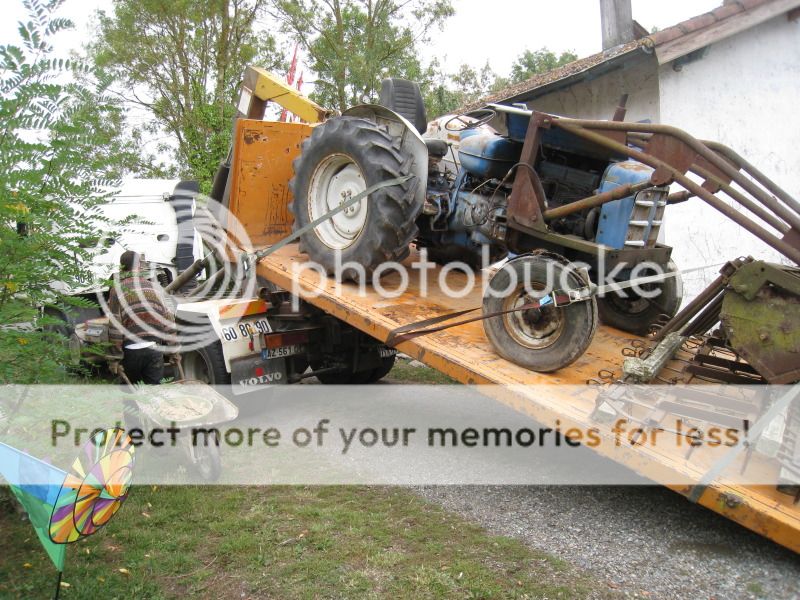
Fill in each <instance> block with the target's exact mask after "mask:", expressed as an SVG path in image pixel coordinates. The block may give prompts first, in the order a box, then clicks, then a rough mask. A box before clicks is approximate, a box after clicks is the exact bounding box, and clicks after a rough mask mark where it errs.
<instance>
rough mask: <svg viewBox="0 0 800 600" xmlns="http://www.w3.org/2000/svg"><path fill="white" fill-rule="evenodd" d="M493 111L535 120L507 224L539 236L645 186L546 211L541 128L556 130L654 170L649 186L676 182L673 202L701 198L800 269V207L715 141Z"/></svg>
mask: <svg viewBox="0 0 800 600" xmlns="http://www.w3.org/2000/svg"><path fill="white" fill-rule="evenodd" d="M489 107H490V108H492V109H493V110H496V111H498V112H502V113H507V114H516V115H523V116H530V124H529V126H528V131H527V133H526V135H525V141H524V144H523V149H522V155H521V158H520V162H521V163H522V164H523V165H526V166H529V167H530V168H524V169H520V168H518V169H517V172H516V178H515V180H514V187H513V190H512V193H511V197H510V198H509V202H508V206H509V213H508V214H509V226H510V227H512V228H515V229H519V230H522V231H525V232H526V233H529V234H531V235H533V236H534V237H540V236H541V234H542V233H544V232H547V231H548V229H547V221H549V220H550V219H552V218H555V217H561V216H564V215H567V214H571V213H573V212H575V211H579V210H583V209H585V208H588V207H592V206H600V205H602V204H605V203H607V202H612V201H614V200H618V199H620V198H624V197H626V196H629V195H631V194H633V193H636V191H637V190H638V189H639V188H641V187H642V186H641V184H637V185H625V186H620V187H619V188H616V189H614V190H613V191H611V192H605V193H603V194H597V195H594V196H590V197H588V198H584V199H582V200H578V201H577V202H573V203H571V204H568V205H565V206H562V207H559V208H556V209H551V210H548V209H547V206H546V202H545V200H546V198H545V195H544V190H543V188H542V185H541V182H540V181H539V177H538V175H537V174H536V172H535V170H534V168H533V167H534V164H535V162H536V158H537V154H538V149H539V146H540V145H541V141H542V135H543V130H544V129H550V128H552V127H557V128H560V129H562V130H564V131H566V132H568V133H571V134H573V135H575V136H577V137H579V138H581V139H583V140H586V141H588V142H591V143H593V144H596V145H598V146H600V147H602V148H605V149H607V150H609V151H612V152H614V153H616V154H619V155H623V156H627V157H629V158H632V159H634V160H637V161H639V162H641V163H643V164H645V165H648V166H650V167H652V168H653V169H654V171H653V173H652V175H651V177H650V182H649V185H652V186H664V185H669V184H672V183H677V184H679V185H680V186H682V187H683V188H684V190H685V191H683V192H678V193H677V194H672V195H671V196H670V197H669V198H668V202H669V203H671V204H674V203H677V202H682V201H685V200H688V199H689V198H691V197H693V196H696V197H698V198H700V199H701V200H703V201H704V202H706V203H707V204H709V205H710V206H712V207H713V208H715V209H716V210H718V211H719V212H721V213H722V214H724V215H725V216H726V217H728V218H729V219H730V220H732V221H734V222H735V223H737V224H738V225H740V226H742V227H743V228H744V229H746V230H747V231H749V232H750V233H752V234H753V235H755V236H756V237H757V238H759V239H760V240H761V241H763V242H764V243H766V244H768V245H769V246H771V247H772V248H774V249H775V250H777V251H778V252H780V253H781V254H782V255H783V256H785V257H786V258H788V259H790V260H792V261H793V262H795V263H797V264H800V203H798V202H797V200H795V199H794V198H792V197H791V196H790V195H789V194H788V193H787V192H786V191H785V190H783V189H782V188H781V187H780V186H778V185H777V184H776V183H775V182H774V181H772V180H771V179H769V178H768V177H767V176H766V175H764V173H762V172H761V171H759V170H758V169H757V168H755V167H754V166H753V165H751V164H750V163H749V162H747V161H746V160H745V159H744V158H742V157H741V156H739V155H738V154H737V153H736V152H734V151H733V150H731V149H730V148H728V147H726V146H724V145H722V144H720V143H718V142H709V141H702V140H698V139H697V138H694V137H692V136H691V135H689V134H688V133H686V132H685V131H683V130H681V129H678V128H677V127H672V126H669V125H653V124H649V123H629V122H626V121H618V120H615V121H595V120H587V119H572V118H567V117H560V116H557V115H551V114H548V113H544V112H539V111H530V110H524V109H521V108H516V107H510V106H504V105H501V104H490V105H489ZM689 173H694V174H695V175H697V176H699V177H700V178H701V179H703V183H702V184H698V183H696V182H695V181H693V180H692V179H690V178H689V177H688V174H689ZM733 184H735V185H736V187H734V185H733ZM718 193H724V194H725V195H727V196H728V197H729V198H730V199H732V200H734V201H735V202H738V203H739V204H740V205H741V206H742V208H743V209H746V211H747V212H745V211H743V210H742V211H740V210H736V209H735V208H733V207H732V206H730V205H729V204H728V203H727V202H725V201H724V200H723V199H722V198H720V197H718V196H717V195H716V194H718ZM748 213H749V214H748ZM758 220H760V221H761V222H762V223H763V224H761V223H759V222H758ZM764 225H767V226H768V227H769V228H771V229H772V230H770V229H768V228H767V227H765V226H764Z"/></svg>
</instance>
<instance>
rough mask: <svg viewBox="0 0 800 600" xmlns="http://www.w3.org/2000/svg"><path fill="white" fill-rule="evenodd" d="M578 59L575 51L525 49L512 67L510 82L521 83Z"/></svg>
mask: <svg viewBox="0 0 800 600" xmlns="http://www.w3.org/2000/svg"><path fill="white" fill-rule="evenodd" d="M577 59H578V55H577V54H575V53H574V52H569V51H568V52H562V53H561V54H560V55H556V54H555V53H554V52H551V51H550V50H548V49H547V48H540V49H539V50H533V51H531V50H525V52H523V53H522V54H520V55H519V57H517V60H516V61H515V62H514V64H513V65H512V67H511V81H510V83H512V84H514V83H519V82H521V81H525V80H526V79H530V78H531V77H533V76H534V75H538V74H539V73H547V72H548V71H552V70H553V69H557V68H558V67H562V66H564V65H566V64H568V63H571V62H572V61H574V60H577Z"/></svg>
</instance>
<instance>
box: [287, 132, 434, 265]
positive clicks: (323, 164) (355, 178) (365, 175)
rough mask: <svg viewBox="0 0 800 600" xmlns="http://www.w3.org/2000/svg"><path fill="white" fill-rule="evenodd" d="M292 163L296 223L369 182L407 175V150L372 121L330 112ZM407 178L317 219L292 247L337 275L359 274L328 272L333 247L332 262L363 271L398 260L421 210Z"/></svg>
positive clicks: (315, 216) (409, 163) (324, 210)
mask: <svg viewBox="0 0 800 600" xmlns="http://www.w3.org/2000/svg"><path fill="white" fill-rule="evenodd" d="M293 166H294V178H293V179H292V180H291V181H290V182H289V188H290V189H291V192H292V195H293V196H294V200H293V201H292V204H291V206H290V210H291V211H292V213H293V214H294V227H295V230H297V229H299V228H301V227H303V226H305V225H308V224H309V223H311V222H312V221H314V220H315V219H318V218H320V217H322V216H323V215H325V214H326V213H327V212H328V211H330V210H332V209H334V208H336V207H338V206H340V205H341V204H342V203H343V202H346V201H347V200H348V199H349V198H352V197H353V196H355V195H357V194H359V193H360V192H363V191H364V190H366V189H367V188H368V187H370V186H373V185H375V184H378V183H381V182H383V181H387V180H389V179H394V178H397V177H402V176H404V175H410V174H411V167H412V157H411V156H409V155H407V153H404V152H403V149H402V147H401V145H400V141H399V140H398V139H397V138H394V137H393V136H391V135H389V133H387V132H386V131H385V130H384V129H382V128H381V127H379V126H378V125H377V124H375V123H373V122H372V121H368V120H366V119H360V118H355V117H338V118H334V119H330V120H328V121H326V122H325V123H323V124H322V125H319V126H317V127H315V128H314V131H313V133H312V134H311V136H310V137H309V138H307V139H306V140H305V141H304V142H303V147H302V152H301V154H300V156H299V157H298V158H297V159H295V161H294V165H293ZM415 184H416V180H414V179H410V180H408V181H406V182H405V183H402V184H399V185H393V186H389V187H385V188H382V189H380V190H378V191H376V192H375V193H373V194H370V196H369V197H368V198H364V199H363V200H361V201H360V202H357V203H356V204H354V205H353V206H351V207H349V208H347V209H345V210H344V211H342V212H340V213H338V214H336V215H335V216H333V217H332V218H331V219H328V220H327V221H325V222H323V223H320V224H319V225H317V226H316V227H315V228H314V229H312V230H310V231H308V232H306V233H305V234H303V235H302V236H301V238H300V251H301V252H305V253H306V254H308V256H309V258H310V259H311V260H312V261H314V262H316V263H318V264H320V265H321V266H322V267H323V268H324V269H325V271H326V272H327V273H328V274H335V275H337V276H339V278H340V279H343V280H359V279H360V278H361V276H362V273H359V270H358V269H356V268H352V267H349V268H342V269H341V272H340V273H336V264H337V262H336V254H337V253H340V262H339V264H340V265H345V264H346V263H348V262H352V263H356V264H357V265H360V266H361V267H363V275H365V276H367V277H370V276H371V275H372V272H373V271H374V270H375V269H376V268H377V267H378V266H379V265H380V264H381V263H384V262H388V261H400V260H403V259H404V258H405V257H406V256H407V255H408V253H409V248H408V246H409V244H410V243H411V241H412V240H413V239H414V237H415V236H416V234H417V226H416V223H415V220H416V218H417V215H418V214H419V212H420V211H421V209H422V207H421V206H420V205H419V203H418V201H417V200H416V196H415V194H414V190H415Z"/></svg>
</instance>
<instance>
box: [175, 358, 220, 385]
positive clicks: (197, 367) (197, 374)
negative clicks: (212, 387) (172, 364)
mask: <svg viewBox="0 0 800 600" xmlns="http://www.w3.org/2000/svg"><path fill="white" fill-rule="evenodd" d="M181 358H182V360H181V362H182V363H183V374H184V375H185V376H186V379H189V380H192V381H202V382H203V383H213V381H211V369H210V368H209V366H208V363H206V361H205V359H204V358H203V357H202V356H201V355H200V353H199V352H187V353H186V354H184V355H183V356H182V357H181Z"/></svg>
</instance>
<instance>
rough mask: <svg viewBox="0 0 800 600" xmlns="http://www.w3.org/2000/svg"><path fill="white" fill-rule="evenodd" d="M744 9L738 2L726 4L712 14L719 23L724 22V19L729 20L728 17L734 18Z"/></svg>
mask: <svg viewBox="0 0 800 600" xmlns="http://www.w3.org/2000/svg"><path fill="white" fill-rule="evenodd" d="M743 10H744V8H743V7H742V5H741V4H739V3H738V2H731V3H730V4H724V5H723V6H718V7H717V8H715V9H714V10H712V11H711V13H712V14H713V15H714V16H715V17H716V18H717V20H718V21H722V20H723V19H727V18H728V17H732V16H733V15H735V14H736V13H738V12H741V11H743Z"/></svg>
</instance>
